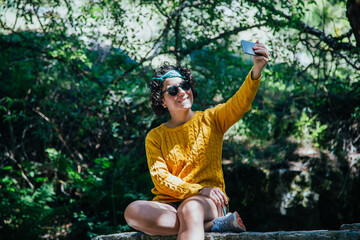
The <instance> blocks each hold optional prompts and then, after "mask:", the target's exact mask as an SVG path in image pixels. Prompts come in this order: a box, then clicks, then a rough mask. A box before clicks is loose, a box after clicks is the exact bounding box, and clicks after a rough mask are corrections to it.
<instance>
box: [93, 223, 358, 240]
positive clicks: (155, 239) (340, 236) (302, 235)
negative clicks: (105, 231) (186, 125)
mask: <svg viewBox="0 0 360 240" xmlns="http://www.w3.org/2000/svg"><path fill="white" fill-rule="evenodd" d="M130 239H131V240H176V236H175V235H174V236H149V235H146V234H143V233H140V232H126V233H117V234H111V235H102V236H97V237H95V238H93V239H92V240H130ZM205 239H206V240H222V239H226V240H250V239H251V240H267V239H269V240H270V239H271V240H321V239H324V240H325V239H326V240H360V223H354V224H343V225H342V226H341V228H340V230H339V231H327V230H316V231H280V232H244V233H206V234H205Z"/></svg>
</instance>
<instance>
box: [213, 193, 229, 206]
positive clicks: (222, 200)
mask: <svg viewBox="0 0 360 240" xmlns="http://www.w3.org/2000/svg"><path fill="white" fill-rule="evenodd" d="M213 193H214V199H216V202H217V206H219V207H224V206H225V205H226V204H227V198H226V196H225V193H223V192H222V191H221V190H220V189H218V188H214V189H213Z"/></svg>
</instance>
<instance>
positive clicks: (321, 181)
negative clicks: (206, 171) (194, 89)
mask: <svg viewBox="0 0 360 240" xmlns="http://www.w3.org/2000/svg"><path fill="white" fill-rule="evenodd" d="M357 2H358V1H355V0H348V1H330V0H328V1H301V0H299V1H287V0H278V1H267V0H264V1H230V0H222V1H214V0H209V1H192V0H187V1H179V0H174V1H162V0H155V1H153V0H152V1H147V0H138V1H83V2H79V1H67V0H65V1H61V0H51V1H43V0H36V1H25V0H18V1H2V2H1V3H0V8H1V11H0V26H1V28H0V49H1V51H0V59H1V62H2V64H1V65H0V78H1V81H0V113H1V124H0V173H1V175H0V176H1V178H0V196H1V197H0V199H1V200H0V207H1V210H0V239H18V238H20V237H22V238H24V237H25V238H28V239H39V238H56V239H63V238H66V239H68V238H70V239H71V238H74V239H88V238H89V237H92V236H94V235H96V234H102V233H112V232H116V231H125V230H129V227H128V226H127V225H126V223H125V221H124V219H123V211H124V209H125V207H126V205H127V204H128V203H129V202H131V201H132V200H134V199H151V194H150V192H149V189H150V188H151V186H152V184H151V180H150V177H149V176H148V170H147V165H146V157H145V153H144V139H145V136H146V133H147V132H148V131H149V130H150V129H151V128H153V127H154V126H157V125H158V124H160V123H161V122H162V121H163V120H164V118H156V117H155V116H154V114H153V113H152V111H151V109H150V107H149V104H148V85H147V82H148V79H149V78H150V77H151V72H152V69H153V68H155V67H157V66H158V65H159V63H160V62H162V61H163V60H164V59H165V60H167V61H170V62H172V63H174V64H183V65H186V66H188V67H190V68H191V69H192V72H193V74H194V76H195V78H196V81H197V85H198V87H199V88H198V89H199V93H200V97H199V98H198V99H197V102H196V104H195V108H196V109H205V108H207V107H211V106H213V105H215V104H218V103H219V102H223V101H226V99H228V98H229V97H230V96H231V95H232V94H233V93H234V92H235V91H236V89H237V88H238V87H239V86H240V84H241V81H242V79H244V77H245V76H246V74H247V73H248V71H249V70H250V68H251V65H252V60H251V58H249V57H248V56H245V55H244V54H243V53H242V51H241V46H240V40H241V39H248V40H253V41H254V40H256V39H260V40H261V41H262V42H264V43H265V44H266V45H267V46H268V47H269V49H270V50H271V54H272V59H271V62H270V63H269V65H268V68H267V69H266V70H265V72H264V76H263V78H264V80H263V83H262V87H261V88H260V90H259V94H258V96H257V98H256V99H255V102H254V104H253V110H252V111H251V112H250V113H248V114H247V115H246V116H245V117H244V119H243V120H241V121H240V122H239V123H237V124H236V125H235V126H234V127H233V128H232V129H231V130H230V131H229V133H228V134H227V136H226V141H225V144H224V154H223V157H224V160H230V161H231V162H233V164H235V166H236V164H240V165H241V166H243V165H242V164H245V165H246V167H245V168H243V169H246V170H247V171H245V172H247V173H253V172H258V171H261V169H262V168H265V169H272V168H276V167H277V166H283V165H286V166H287V167H289V165H290V164H291V163H292V162H297V163H298V164H303V165H306V166H308V170H307V171H309V172H310V173H311V174H312V175H311V181H310V183H309V182H306V183H304V182H303V179H300V180H296V181H297V182H299V183H301V184H302V186H303V189H309V188H310V189H311V190H312V191H314V192H316V193H319V194H320V198H319V201H318V202H319V203H318V205H319V207H318V209H319V212H320V214H321V221H322V223H321V224H322V225H321V227H324V228H334V227H338V226H336V224H337V223H338V222H339V221H344V220H348V221H356V220H358V218H357V216H359V214H357V213H359V211H360V210H359V207H357V206H356V204H352V203H354V202H356V201H357V200H359V198H360V196H359V194H358V192H360V191H358V188H357V187H356V186H359V184H356V183H357V182H358V181H359V157H358V149H359V148H360V146H359V144H360V140H359V136H360V132H359V125H358V124H359V115H360V110H359V103H360V99H359V96H360V95H359V93H360V92H359V91H360V88H359V85H360V81H359V80H360V74H359V68H360V65H359V64H360V61H359V60H360V59H359V58H360V55H359V51H360V48H359V46H360V38H359V29H360V24H359V20H358V19H359V18H358V15H359V4H358V3H357ZM165 118H166V117H165ZM304 148H310V149H312V150H314V151H318V152H319V154H318V155H319V156H315V157H314V156H310V157H309V156H305V157H304V156H303V155H301V154H299V149H300V150H301V149H304ZM254 168H255V169H254ZM240 172H241V173H242V174H244V175H246V174H245V173H244V170H240ZM259 176H260V177H259V179H258V180H259V184H262V186H261V187H262V188H261V192H262V193H261V194H260V195H261V196H264V197H268V198H269V199H274V201H275V200H276V201H278V199H277V198H276V197H274V195H272V194H273V192H272V191H273V188H271V184H272V183H273V182H272V181H273V179H272V177H269V179H265V176H266V175H265V174H264V173H260V175H259ZM271 176H273V175H271ZM230 177H234V176H233V175H231V176H230ZM235 177H236V178H237V177H238V176H235ZM304 181H305V180H304ZM239 182H241V179H240V180H239ZM244 182H245V183H246V181H244ZM335 183H338V184H335ZM246 184H249V183H246ZM242 187H243V188H242V191H243V192H242V193H243V196H236V198H235V197H234V198H235V200H234V202H237V203H239V205H241V207H246V206H251V208H253V207H254V206H252V205H251V202H254V204H256V203H257V202H256V201H255V200H254V199H256V194H259V192H255V191H252V189H250V188H249V187H246V185H244V186H243V185H242ZM288 187H289V186H288ZM300 193H301V191H298V192H296V196H297V198H296V199H297V200H296V199H295V200H296V201H295V200H294V201H293V203H291V204H293V205H294V206H302V205H301V204H302V202H304V201H303V200H304V199H301V198H302V195H301V194H300ZM334 193H336V194H334ZM234 194H236V193H234ZM335 195H336V196H335ZM244 196H245V197H244ZM299 199H300V200H301V201H300V200H299ZM326 201H329V202H331V203H333V202H337V205H336V207H335V208H334V211H332V212H331V211H326V204H325V202H326ZM268 203H269V205H271V204H274V205H276V204H278V202H276V203H271V202H268ZM258 206H262V208H261V209H266V206H265V205H258ZM324 206H325V207H324ZM246 211H247V210H246V209H244V212H245V214H246ZM346 212H348V213H349V214H346ZM350 212H352V213H353V214H350ZM334 213H337V215H336V216H334V215H331V214H334ZM259 214H260V212H259ZM339 214H342V215H341V217H338V216H339ZM249 215H250V214H249ZM249 217H250V216H249ZM259 218H264V216H261V215H259ZM259 218H258V219H254V221H259ZM330 218H333V219H335V220H334V221H333V222H329V221H328V220H327V219H330ZM251 221H252V220H251V219H250V223H251ZM279 224H281V223H279ZM298 224H301V223H298ZM314 224H315V223H314ZM264 226H267V227H268V228H267V229H266V228H264V229H258V230H269V229H274V228H275V229H276V228H277V227H279V226H268V225H264ZM312 226H317V225H312ZM300 227H301V226H299V228H300ZM310 227H311V226H310ZM289 228H290V226H289ZM255 230H256V229H255ZM284 230H286V229H284Z"/></svg>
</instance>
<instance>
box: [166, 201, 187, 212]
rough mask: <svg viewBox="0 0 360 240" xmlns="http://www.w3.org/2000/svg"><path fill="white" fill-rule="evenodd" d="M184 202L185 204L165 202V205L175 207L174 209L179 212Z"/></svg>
mask: <svg viewBox="0 0 360 240" xmlns="http://www.w3.org/2000/svg"><path fill="white" fill-rule="evenodd" d="M182 202H183V201H178V202H165V203H166V204H169V205H170V206H173V207H174V208H175V209H176V210H177V209H178V208H179V206H180V204H181V203H182Z"/></svg>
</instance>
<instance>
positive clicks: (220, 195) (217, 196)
mask: <svg viewBox="0 0 360 240" xmlns="http://www.w3.org/2000/svg"><path fill="white" fill-rule="evenodd" d="M200 194H201V195H204V196H206V197H209V198H210V199H211V200H212V201H213V202H214V203H215V205H216V206H218V207H223V206H225V205H226V204H227V198H226V195H225V193H224V192H223V191H221V190H220V189H219V188H208V187H204V188H203V189H202V190H201V192H200Z"/></svg>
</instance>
